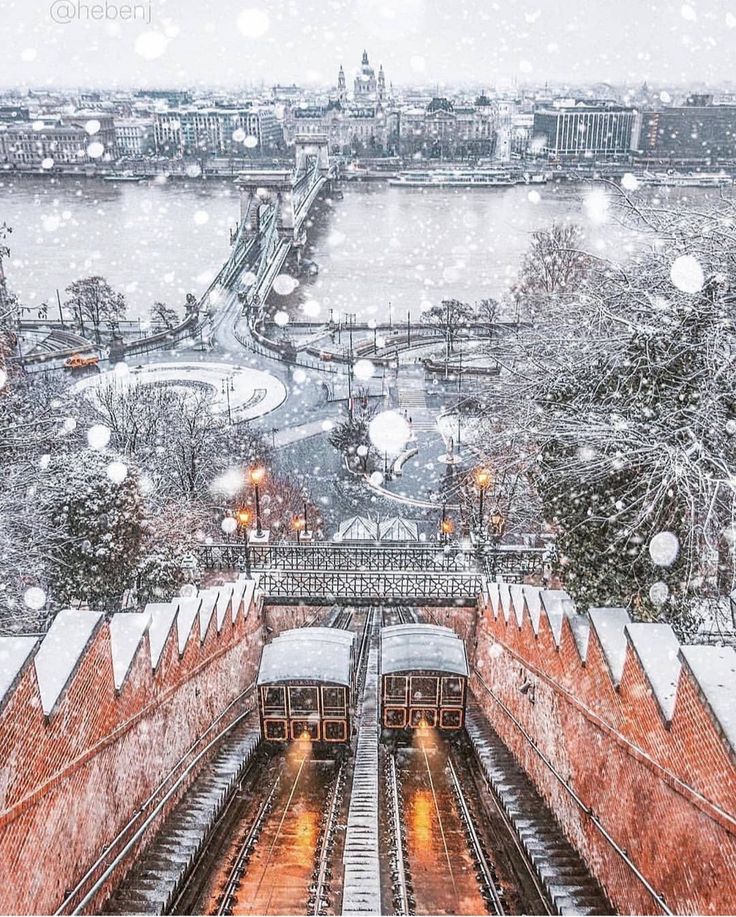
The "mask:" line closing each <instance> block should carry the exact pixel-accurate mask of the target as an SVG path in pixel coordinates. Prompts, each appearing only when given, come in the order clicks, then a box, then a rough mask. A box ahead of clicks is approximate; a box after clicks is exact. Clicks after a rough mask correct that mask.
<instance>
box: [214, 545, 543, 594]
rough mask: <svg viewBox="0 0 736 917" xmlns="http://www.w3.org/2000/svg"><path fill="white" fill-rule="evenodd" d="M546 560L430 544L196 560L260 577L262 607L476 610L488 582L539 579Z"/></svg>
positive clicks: (219, 548) (522, 550) (250, 549)
mask: <svg viewBox="0 0 736 917" xmlns="http://www.w3.org/2000/svg"><path fill="white" fill-rule="evenodd" d="M544 559H545V552H544V551H543V550H541V549H537V548H526V547H521V546H500V545H499V546H496V547H485V548H481V549H479V548H478V547H473V548H469V549H464V548H463V547H461V546H460V545H456V544H453V545H439V544H438V545H432V544H429V543H427V542H414V543H411V544H403V545H400V546H393V545H381V544H378V545H374V544H358V545H346V544H334V543H329V542H327V543H324V544H275V545H253V544H250V545H247V546H246V545H245V543H240V544H237V543H231V544H211V545H205V546H202V547H201V548H200V549H199V551H198V557H197V560H198V563H199V566H200V567H201V568H204V569H208V570H238V571H241V572H245V573H246V575H250V574H253V573H258V575H259V582H258V588H259V589H260V590H261V591H262V592H263V594H264V597H265V598H266V600H267V601H277V602H279V603H281V604H313V605H324V604H332V603H334V602H347V603H348V604H351V605H391V604H397V605H406V604H412V603H418V604H423V605H432V604H436V605H442V604H445V603H448V602H449V603H452V604H458V605H475V604H476V602H477V600H478V596H479V595H480V593H481V590H482V585H483V580H484V578H485V577H489V576H490V577H491V578H492V579H497V578H502V579H503V580H504V581H506V582H520V581H522V580H523V578H524V577H526V576H530V575H532V574H535V573H541V571H542V569H543V565H544Z"/></svg>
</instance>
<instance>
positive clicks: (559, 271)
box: [514, 223, 591, 297]
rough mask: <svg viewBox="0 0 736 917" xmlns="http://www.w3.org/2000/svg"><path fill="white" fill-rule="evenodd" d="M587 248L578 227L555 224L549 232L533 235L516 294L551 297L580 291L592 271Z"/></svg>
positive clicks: (544, 230) (539, 232) (545, 230)
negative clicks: (571, 291)
mask: <svg viewBox="0 0 736 917" xmlns="http://www.w3.org/2000/svg"><path fill="white" fill-rule="evenodd" d="M583 245H584V233H583V230H582V229H581V228H580V227H579V226H576V225H575V224H574V223H568V224H565V223H553V224H552V226H551V227H550V228H549V229H540V230H538V231H537V232H533V233H532V242H531V245H530V246H529V250H528V251H527V253H526V255H525V256H524V259H523V261H522V264H521V269H520V271H519V280H518V282H517V284H516V286H515V288H514V293H515V294H516V295H517V296H522V297H530V296H531V297H534V296H540V295H541V296H548V295H552V294H555V293H565V292H568V291H570V290H574V289H575V288H577V287H579V286H580V284H581V283H582V282H583V281H584V280H585V278H586V276H587V274H588V271H589V270H590V267H591V258H590V256H589V255H588V254H587V253H586V252H585V251H584V250H583Z"/></svg>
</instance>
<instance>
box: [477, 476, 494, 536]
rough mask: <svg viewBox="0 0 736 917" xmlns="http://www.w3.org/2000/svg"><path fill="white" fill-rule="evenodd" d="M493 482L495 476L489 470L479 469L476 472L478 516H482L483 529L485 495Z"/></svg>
mask: <svg viewBox="0 0 736 917" xmlns="http://www.w3.org/2000/svg"><path fill="white" fill-rule="evenodd" d="M492 481H493V475H492V474H491V472H490V471H489V470H488V469H487V468H479V469H478V470H477V471H476V472H475V485H476V487H477V488H478V496H479V501H478V515H479V516H480V526H481V528H482V527H483V495H484V494H485V492H486V489H487V488H488V487H489V485H490V484H491V483H492Z"/></svg>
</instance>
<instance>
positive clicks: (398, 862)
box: [387, 752, 411, 917]
mask: <svg viewBox="0 0 736 917" xmlns="http://www.w3.org/2000/svg"><path fill="white" fill-rule="evenodd" d="M387 770H388V774H387V777H388V790H389V793H388V796H389V805H390V814H389V817H390V819H391V823H392V827H393V833H394V843H395V845H396V849H395V851H394V853H395V862H394V866H395V880H394V882H393V886H394V901H395V906H396V913H397V914H398V915H400V917H408V915H409V914H411V903H410V898H409V882H408V870H407V866H406V858H405V857H404V827H403V825H404V823H403V819H402V817H401V799H400V796H399V777H398V774H397V771H396V757H395V756H394V754H393V753H391V752H389V753H388V754H387Z"/></svg>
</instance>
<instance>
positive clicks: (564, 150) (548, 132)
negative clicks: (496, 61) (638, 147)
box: [531, 104, 634, 159]
mask: <svg viewBox="0 0 736 917" xmlns="http://www.w3.org/2000/svg"><path fill="white" fill-rule="evenodd" d="M633 124H634V111H633V109H631V108H624V107H623V106H618V105H609V104H605V105H601V106H589V105H583V104H577V105H574V106H569V107H568V106H565V107H560V108H542V109H538V110H537V111H535V112H534V122H533V126H532V143H531V152H533V153H534V154H535V155H541V156H545V157H549V158H550V159H564V158H579V157H593V156H598V157H603V158H617V157H621V156H627V155H628V154H629V151H630V149H631V137H632V129H633Z"/></svg>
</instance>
